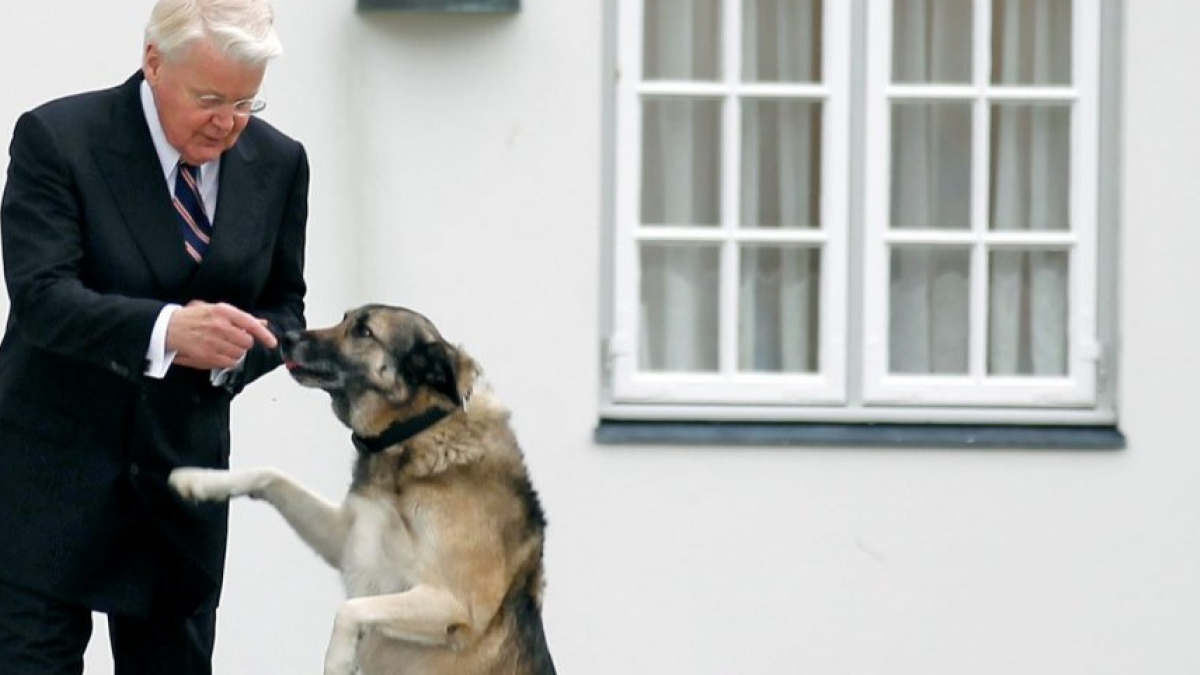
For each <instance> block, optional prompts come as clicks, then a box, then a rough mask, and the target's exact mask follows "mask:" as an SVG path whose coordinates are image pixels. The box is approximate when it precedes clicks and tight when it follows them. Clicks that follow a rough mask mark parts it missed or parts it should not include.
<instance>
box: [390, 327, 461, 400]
mask: <svg viewBox="0 0 1200 675" xmlns="http://www.w3.org/2000/svg"><path fill="white" fill-rule="evenodd" d="M457 356H458V351H457V350H456V349H454V347H451V346H450V345H448V344H446V343H445V342H442V341H440V340H436V341H433V342H422V343H419V344H417V345H416V346H415V347H413V348H412V349H410V350H409V351H408V353H407V354H405V355H404V359H403V361H402V362H401V364H400V372H401V374H402V375H403V376H404V379H405V380H407V381H408V382H409V384H410V385H412V386H419V385H422V384H423V385H425V386H427V387H429V388H430V389H432V390H434V391H436V392H438V393H439V394H442V395H443V396H445V397H446V398H448V399H450V400H451V401H452V402H453V403H454V405H456V406H458V407H460V408H461V407H462V404H463V401H462V394H461V393H459V391H458V358H457Z"/></svg>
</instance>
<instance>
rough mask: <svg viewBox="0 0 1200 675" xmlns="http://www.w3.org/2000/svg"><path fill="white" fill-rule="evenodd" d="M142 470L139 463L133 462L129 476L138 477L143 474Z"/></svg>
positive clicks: (130, 465)
mask: <svg viewBox="0 0 1200 675" xmlns="http://www.w3.org/2000/svg"><path fill="white" fill-rule="evenodd" d="M141 470H142V469H141V467H139V466H138V464H137V462H131V463H130V464H129V475H130V476H136V475H138V474H139V473H140V472H141Z"/></svg>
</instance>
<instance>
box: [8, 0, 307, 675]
mask: <svg viewBox="0 0 1200 675" xmlns="http://www.w3.org/2000/svg"><path fill="white" fill-rule="evenodd" d="M272 23H273V13H272V10H271V7H270V5H269V4H268V2H267V0H160V1H159V2H158V3H157V5H156V6H155V7H154V9H153V11H152V14H151V17H150V21H149V23H148V25H147V28H146V39H145V50H144V52H143V63H142V69H141V71H140V72H138V73H137V74H135V75H134V76H133V77H132V78H130V79H129V80H128V81H127V82H125V83H124V84H122V85H120V86H118V87H116V88H113V89H107V90H103V91H96V92H90V93H85V94H80V95H76V96H71V97H68V98H64V99H61V100H57V101H53V102H51V103H47V104H45V105H43V106H41V107H39V108H37V109H35V110H33V111H31V112H28V113H26V114H24V115H23V116H22V117H21V118H20V120H19V121H18V122H17V125H16V129H15V131H14V133H13V139H12V144H11V148H10V164H9V169H8V181H7V184H6V187H5V191H4V197H3V203H2V207H0V234H2V239H0V245H2V249H3V255H4V271H5V277H6V281H7V287H8V293H9V298H10V300H11V309H10V314H9V317H8V323H7V328H6V329H5V332H4V337H3V341H2V342H0V533H3V534H0V673H4V675H28V674H33V673H39V674H41V673H55V674H57V673H80V672H82V669H83V658H82V657H83V653H84V651H85V648H86V646H87V643H88V640H89V637H90V635H91V628H92V625H91V613H92V612H93V611H100V612H104V613H106V614H108V621H109V632H110V635H111V638H112V648H113V655H114V662H115V669H116V673H118V675H129V674H134V673H145V674H156V675H164V674H167V673H170V674H173V675H175V674H183V673H209V672H211V656H212V647H213V637H214V632H215V608H216V605H217V600H218V597H219V595H220V589H221V581H222V570H223V566H224V557H225V540H226V522H227V512H226V511H225V510H224V509H223V508H198V507H193V506H189V505H185V504H183V503H182V502H181V501H179V500H178V499H177V498H176V497H174V496H173V495H172V493H171V492H169V491H168V489H167V485H166V476H167V474H168V473H169V472H170V470H171V469H172V468H174V467H176V466H180V465H202V466H210V467H225V466H227V465H228V457H229V405H230V401H231V399H232V398H233V397H234V396H235V395H236V394H237V393H238V392H239V391H240V390H241V388H242V387H243V386H245V385H246V384H247V383H249V382H252V381H253V380H254V379H255V378H257V377H259V376H261V375H263V374H264V373H266V372H268V371H270V370H271V369H272V368H274V367H276V366H277V365H279V363H280V358H279V356H278V352H277V349H276V338H275V336H276V335H280V334H282V333H283V332H285V331H288V330H294V329H299V328H302V327H303V325H304V316H303V312H304V293H305V283H304V278H303V262H304V238H305V224H306V220H307V199H308V162H307V158H306V155H305V152H304V149H303V147H302V146H301V145H300V144H299V143H297V142H296V141H294V140H292V139H290V138H288V137H287V136H284V135H283V134H281V133H280V132H279V131H277V130H275V129H274V128H273V127H271V126H270V125H268V124H267V123H265V122H263V121H262V120H260V119H257V118H255V117H254V113H256V112H259V111H260V110H261V109H262V108H263V106H264V105H265V104H264V103H263V102H262V101H261V100H260V99H259V98H258V95H259V87H260V85H261V84H262V80H263V75H264V72H265V69H266V66H267V63H268V62H269V61H270V60H271V59H272V58H274V57H276V56H277V55H278V54H279V53H280V45H279V41H278V38H277V37H276V35H275V32H274V28H273V26H272Z"/></svg>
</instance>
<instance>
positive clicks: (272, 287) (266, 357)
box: [231, 144, 309, 393]
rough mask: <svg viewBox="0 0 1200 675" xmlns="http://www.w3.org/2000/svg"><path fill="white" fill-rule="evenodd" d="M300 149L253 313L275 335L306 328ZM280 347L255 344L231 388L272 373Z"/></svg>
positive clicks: (305, 171) (304, 174)
mask: <svg viewBox="0 0 1200 675" xmlns="http://www.w3.org/2000/svg"><path fill="white" fill-rule="evenodd" d="M296 147H297V148H298V152H297V155H296V158H295V163H294V168H293V171H292V172H291V180H290V184H289V185H288V186H287V202H286V206H285V208H284V212H283V219H282V222H281V223H280V229H279V236H278V237H277V238H276V240H275V247H274V250H273V252H272V257H271V273H270V278H269V279H268V281H267V284H266V285H265V286H264V288H263V292H262V294H261V295H260V297H259V301H258V304H257V306H256V308H255V309H254V312H253V313H254V314H255V315H256V316H258V317H260V318H264V319H266V320H267V322H268V324H269V325H270V328H271V331H272V332H273V333H275V335H276V337H281V336H282V335H283V334H285V333H287V332H289V331H293V330H302V329H303V328H304V327H305V320H304V295H305V291H306V285H305V281H304V246H305V237H306V230H307V224H308V182H309V168H308V156H307V154H306V153H305V151H304V146H302V145H299V144H297V146H296ZM282 362H283V361H282V358H281V357H280V355H279V350H278V349H267V348H265V347H263V346H262V345H259V344H257V343H256V344H255V345H254V348H253V349H251V350H250V352H249V353H247V355H246V363H245V367H244V368H243V369H242V373H241V376H240V377H238V378H236V379H235V380H234V382H233V383H232V386H231V388H232V389H233V390H234V392H235V393H236V391H239V390H240V389H241V388H242V387H244V386H245V385H247V384H249V383H250V382H253V381H254V380H256V379H258V378H259V377H261V376H263V375H265V374H266V373H268V372H270V371H271V370H273V369H274V368H276V367H277V366H279V365H280V364H281V363H282Z"/></svg>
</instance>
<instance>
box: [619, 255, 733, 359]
mask: <svg viewBox="0 0 1200 675" xmlns="http://www.w3.org/2000/svg"><path fill="white" fill-rule="evenodd" d="M641 263H642V289H641V292H642V304H641V329H642V332H641V335H640V336H639V346H640V358H639V363H640V364H641V369H642V370H648V371H675V372H696V371H710V372H711V371H716V370H717V367H718V354H719V351H718V349H719V347H718V338H719V335H720V331H719V330H718V327H717V322H718V320H719V319H718V313H719V311H718V300H719V293H718V285H719V279H720V250H719V249H718V248H717V247H716V246H688V245H670V244H644V245H642V249H641Z"/></svg>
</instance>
